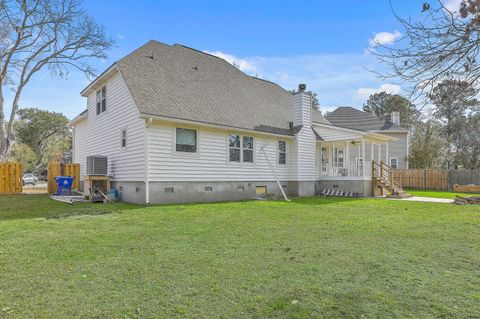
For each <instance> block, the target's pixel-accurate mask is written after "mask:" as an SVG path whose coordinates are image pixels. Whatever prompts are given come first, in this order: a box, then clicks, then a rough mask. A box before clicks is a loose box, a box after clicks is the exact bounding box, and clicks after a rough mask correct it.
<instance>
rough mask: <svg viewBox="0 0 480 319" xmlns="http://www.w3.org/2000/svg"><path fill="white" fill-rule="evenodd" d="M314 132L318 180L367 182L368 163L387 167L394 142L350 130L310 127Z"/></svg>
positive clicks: (376, 135) (369, 133)
mask: <svg viewBox="0 0 480 319" xmlns="http://www.w3.org/2000/svg"><path fill="white" fill-rule="evenodd" d="M314 130H315V131H316V132H317V134H318V136H319V137H320V139H317V159H318V163H317V168H318V171H317V178H318V179H331V178H332V177H334V178H338V179H370V178H371V174H372V169H371V163H372V161H377V162H381V161H383V162H385V163H388V159H389V144H390V142H391V141H393V140H395V138H392V137H389V136H386V135H382V134H378V133H371V132H363V131H356V130H350V129H339V128H334V129H333V128H330V127H323V128H322V127H314ZM327 133H329V134H330V135H329V134H327ZM321 134H322V135H321Z"/></svg>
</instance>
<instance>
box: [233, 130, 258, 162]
mask: <svg viewBox="0 0 480 319" xmlns="http://www.w3.org/2000/svg"><path fill="white" fill-rule="evenodd" d="M228 160H229V161H230V162H238V163H240V162H242V163H253V137H251V136H240V135H236V134H230V135H229V136H228Z"/></svg>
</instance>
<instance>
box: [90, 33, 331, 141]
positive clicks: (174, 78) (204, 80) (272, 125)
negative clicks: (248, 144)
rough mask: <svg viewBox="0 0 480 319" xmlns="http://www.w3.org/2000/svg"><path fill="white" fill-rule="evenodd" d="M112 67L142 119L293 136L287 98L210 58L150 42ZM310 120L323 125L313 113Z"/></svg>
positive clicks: (280, 90) (287, 94)
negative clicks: (220, 126)
mask: <svg viewBox="0 0 480 319" xmlns="http://www.w3.org/2000/svg"><path fill="white" fill-rule="evenodd" d="M114 66H115V67H116V68H118V70H119V71H120V74H121V75H122V77H123V79H124V80H125V82H126V84H127V86H128V88H129V90H130V93H131V94H132V96H133V99H134V101H135V103H136V105H137V107H138V109H139V111H140V113H141V114H142V115H144V116H160V117H167V118H171V119H181V120H190V121H196V122H202V123H209V124H217V125H223V126H230V127H236V128H243V129H249V130H258V131H263V132H271V133H277V134H286V135H293V134H294V132H293V130H292V129H291V128H290V125H289V122H292V121H293V95H292V94H291V93H290V92H288V91H286V90H285V89H283V88H282V87H280V86H279V85H278V84H275V83H272V82H269V81H266V80H262V79H258V78H256V77H252V76H248V75H246V74H245V73H243V72H242V71H240V70H238V69H237V68H236V67H234V66H232V65H231V64H230V63H228V62H227V61H225V60H223V59H221V58H218V57H216V56H213V55H210V54H207V53H204V52H201V51H198V50H195V49H191V48H188V47H185V46H183V45H179V44H175V45H167V44H164V43H160V42H157V41H153V40H152V41H150V42H148V43H147V44H145V45H144V46H142V47H140V48H139V49H137V50H135V51H134V52H132V53H131V54H129V55H127V56H126V57H124V58H123V59H121V60H119V61H118V62H116V63H115V64H114ZM87 90H88V87H87V89H85V90H84V91H83V93H85V91H87ZM312 118H313V121H314V122H319V123H329V122H328V121H327V120H326V119H325V117H323V115H322V114H321V113H320V111H318V110H315V109H314V110H312Z"/></svg>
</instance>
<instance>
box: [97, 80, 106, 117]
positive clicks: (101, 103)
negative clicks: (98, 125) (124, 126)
mask: <svg viewBox="0 0 480 319" xmlns="http://www.w3.org/2000/svg"><path fill="white" fill-rule="evenodd" d="M106 110H107V88H106V87H105V86H103V87H102V88H101V89H100V90H98V91H97V115H99V114H101V113H103V112H105V111H106Z"/></svg>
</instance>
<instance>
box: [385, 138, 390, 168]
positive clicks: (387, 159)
mask: <svg viewBox="0 0 480 319" xmlns="http://www.w3.org/2000/svg"><path fill="white" fill-rule="evenodd" d="M385 147H386V150H385V162H386V163H387V165H390V159H389V157H388V156H389V154H388V148H389V146H388V143H386V144H385Z"/></svg>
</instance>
